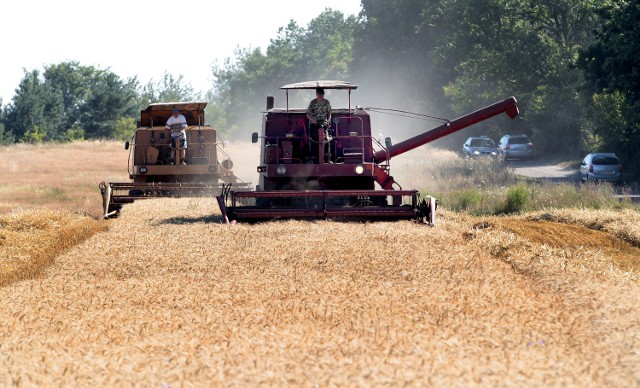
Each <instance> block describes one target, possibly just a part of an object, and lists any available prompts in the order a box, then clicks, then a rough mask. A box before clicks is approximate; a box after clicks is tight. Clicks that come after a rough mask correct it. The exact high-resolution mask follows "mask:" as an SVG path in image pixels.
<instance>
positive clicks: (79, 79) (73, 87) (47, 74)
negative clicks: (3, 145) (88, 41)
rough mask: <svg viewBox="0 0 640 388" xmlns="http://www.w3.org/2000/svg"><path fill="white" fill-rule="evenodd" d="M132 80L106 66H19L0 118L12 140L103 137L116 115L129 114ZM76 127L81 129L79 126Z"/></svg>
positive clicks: (132, 106)
mask: <svg viewBox="0 0 640 388" xmlns="http://www.w3.org/2000/svg"><path fill="white" fill-rule="evenodd" d="M136 99H137V80H136V79H135V78H133V79H128V80H126V81H123V80H121V79H120V78H119V77H118V76H117V75H116V74H114V73H112V72H111V71H109V70H101V69H97V68H94V67H91V66H81V65H80V64H79V63H78V62H63V63H60V64H56V65H49V66H45V71H44V73H43V74H42V77H41V74H40V72H39V71H38V70H32V71H30V72H26V71H25V76H24V78H23V79H22V81H21V82H20V85H19V86H18V88H17V89H16V95H15V96H14V97H13V99H12V102H11V104H9V105H8V106H7V107H6V108H5V109H4V110H3V115H2V122H3V123H4V125H5V129H6V130H7V132H8V133H12V134H13V135H14V136H15V138H16V139H22V138H23V137H24V136H25V134H27V133H28V136H27V138H26V139H28V141H34V139H35V140H38V139H40V138H41V139H42V140H43V141H49V140H54V141H69V140H72V139H78V138H81V137H84V135H85V134H86V135H87V136H88V137H89V138H108V137H110V136H111V133H112V132H113V128H114V126H115V122H116V119H117V118H119V117H134V114H135V110H136ZM80 128H82V129H83V131H84V132H82V131H80V130H79V129H80Z"/></svg>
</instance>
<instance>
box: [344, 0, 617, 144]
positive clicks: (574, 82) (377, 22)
mask: <svg viewBox="0 0 640 388" xmlns="http://www.w3.org/2000/svg"><path fill="white" fill-rule="evenodd" d="M604 1H606V0H558V1H554V2H552V3H549V2H538V1H534V0H429V1H418V0H391V1H381V0H364V1H363V2H362V5H363V12H362V14H361V17H362V23H361V24H362V26H361V29H360V30H359V32H358V33H357V35H356V37H357V44H356V45H355V46H354V47H355V48H354V50H355V51H354V61H355V62H356V63H355V67H356V68H358V69H360V68H363V69H366V70H367V71H368V73H367V74H370V78H369V79H368V82H372V83H375V82H376V80H380V79H384V80H385V82H383V83H380V82H379V81H378V84H379V86H378V87H377V90H375V91H374V92H372V93H370V94H371V95H375V96H378V95H382V96H385V95H387V96H389V95H390V96H391V98H389V97H386V98H387V100H388V101H390V103H391V104H393V103H395V104H397V105H400V106H406V107H408V108H410V109H417V110H418V111H423V112H427V113H432V114H436V113H437V115H438V116H441V117H442V116H451V115H453V116H454V117H456V116H457V115H459V114H462V113H467V112H469V111H471V110H473V109H477V108H479V107H482V106H484V105H486V104H488V103H491V102H495V101H498V100H501V99H503V98H505V97H508V96H510V95H515V96H516V97H517V98H518V101H519V105H520V108H521V116H520V118H519V119H518V120H516V121H514V122H508V121H506V120H491V121H490V122H486V123H482V124H480V125H477V126H474V128H470V129H469V130H466V131H464V132H465V133H464V134H463V133H458V134H455V135H452V136H451V137H447V138H445V139H443V140H442V141H443V142H448V141H453V143H452V144H459V142H460V139H456V136H457V137H462V136H468V135H469V134H489V135H493V136H494V137H496V136H498V135H499V134H503V133H504V132H526V133H529V134H533V137H534V140H536V141H537V142H538V144H539V145H540V146H541V147H540V148H541V149H543V150H545V151H551V152H553V151H559V147H561V145H562V144H566V141H567V140H568V141H569V142H574V141H575V140H577V139H579V138H580V129H581V127H582V121H583V120H582V118H583V116H584V115H583V111H582V108H581V101H580V99H579V96H578V94H577V93H576V87H577V86H578V85H579V84H580V82H581V79H580V77H581V74H580V72H579V71H576V69H575V67H574V66H573V64H574V61H575V59H576V57H577V52H578V48H579V47H582V46H584V45H585V44H588V43H590V40H591V36H592V35H591V29H592V26H593V25H594V22H595V16H594V12H593V4H594V3H598V2H600V3H602V2H604ZM371 69H372V70H371ZM355 74H357V73H355V72H354V75H355ZM389 85H392V86H393V88H390V87H389ZM394 89H396V90H397V91H395V92H394ZM474 132H475V133H474ZM550 139H558V140H559V141H550Z"/></svg>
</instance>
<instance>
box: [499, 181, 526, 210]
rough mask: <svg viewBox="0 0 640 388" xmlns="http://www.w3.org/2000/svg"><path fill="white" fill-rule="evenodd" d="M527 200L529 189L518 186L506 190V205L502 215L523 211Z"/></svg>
mask: <svg viewBox="0 0 640 388" xmlns="http://www.w3.org/2000/svg"><path fill="white" fill-rule="evenodd" d="M528 200H529V189H528V188H527V187H526V186H523V185H518V186H515V187H511V188H509V190H507V204H506V206H505V208H504V213H519V212H521V211H522V210H524V208H525V206H526V205H527V202H528Z"/></svg>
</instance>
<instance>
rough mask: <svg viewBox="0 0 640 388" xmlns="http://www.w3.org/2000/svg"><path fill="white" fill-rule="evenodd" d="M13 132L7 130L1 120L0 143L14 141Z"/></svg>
mask: <svg viewBox="0 0 640 388" xmlns="http://www.w3.org/2000/svg"><path fill="white" fill-rule="evenodd" d="M14 141H15V140H14V137H13V134H12V133H11V132H9V131H7V130H6V129H5V127H4V124H2V122H0V145H9V144H13V142H14Z"/></svg>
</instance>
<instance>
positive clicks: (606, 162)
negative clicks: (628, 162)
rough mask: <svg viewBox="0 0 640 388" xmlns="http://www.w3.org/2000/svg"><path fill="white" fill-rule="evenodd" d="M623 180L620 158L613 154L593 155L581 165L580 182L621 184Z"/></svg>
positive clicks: (586, 157) (588, 156)
mask: <svg viewBox="0 0 640 388" xmlns="http://www.w3.org/2000/svg"><path fill="white" fill-rule="evenodd" d="M621 180H622V164H621V163H620V159H619V158H618V156H617V155H616V154H614V153H612V152H598V153H591V154H588V155H587V156H585V158H584V159H583V160H582V162H581V163H580V181H581V182H591V181H607V182H620V181H621Z"/></svg>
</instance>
